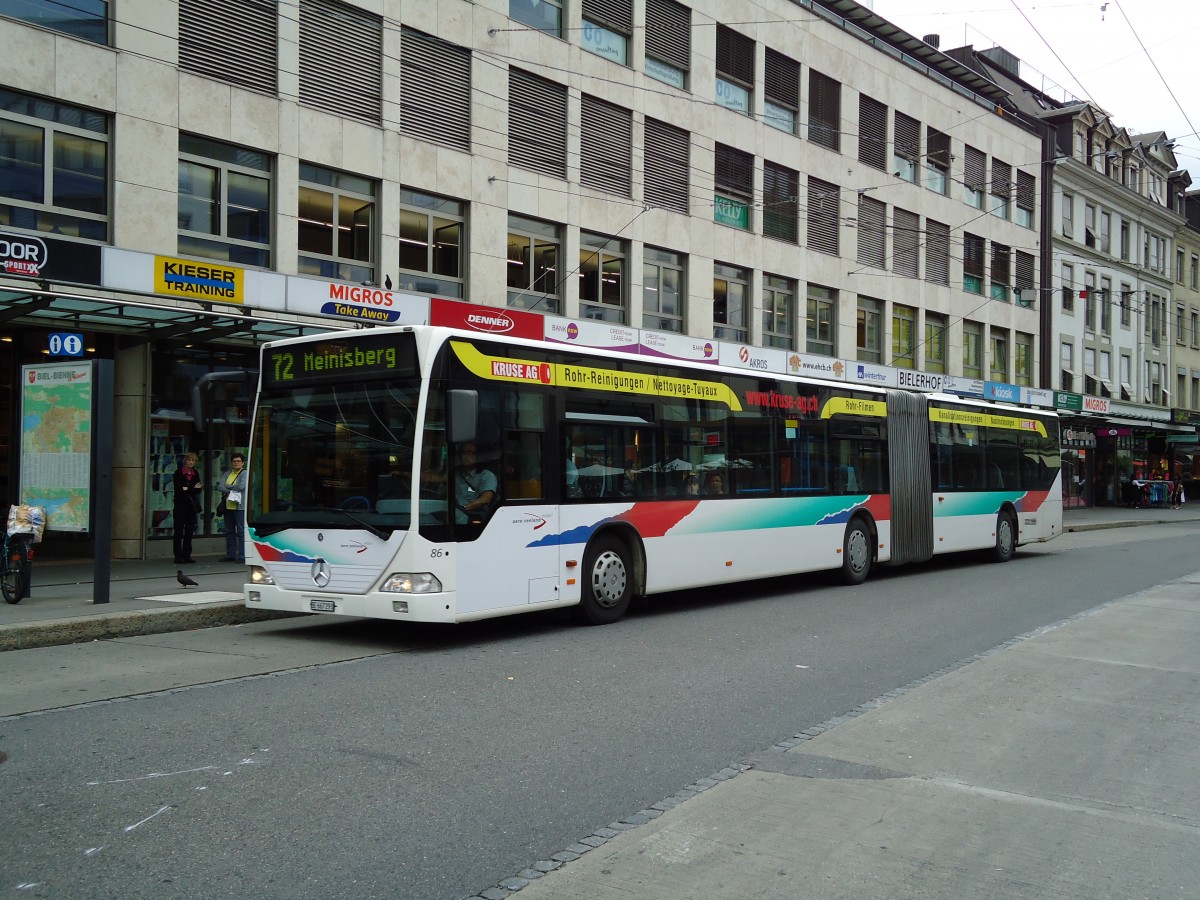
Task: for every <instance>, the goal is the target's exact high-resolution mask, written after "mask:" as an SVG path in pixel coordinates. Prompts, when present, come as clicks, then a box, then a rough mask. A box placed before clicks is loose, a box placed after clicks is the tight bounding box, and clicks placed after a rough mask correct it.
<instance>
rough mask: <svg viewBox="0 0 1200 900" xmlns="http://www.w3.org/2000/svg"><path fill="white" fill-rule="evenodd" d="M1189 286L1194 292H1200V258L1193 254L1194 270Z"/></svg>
mask: <svg viewBox="0 0 1200 900" xmlns="http://www.w3.org/2000/svg"><path fill="white" fill-rule="evenodd" d="M1188 286H1189V287H1190V288H1191V289H1192V290H1193V291H1196V290H1200V256H1197V255H1196V254H1194V253H1193V254H1192V269H1191V277H1190V278H1189V279H1188Z"/></svg>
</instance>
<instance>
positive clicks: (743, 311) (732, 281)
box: [713, 262, 750, 344]
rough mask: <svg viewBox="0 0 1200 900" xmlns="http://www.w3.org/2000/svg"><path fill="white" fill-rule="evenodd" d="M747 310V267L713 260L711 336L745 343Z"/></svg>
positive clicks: (748, 295) (748, 305) (748, 291)
mask: <svg viewBox="0 0 1200 900" xmlns="http://www.w3.org/2000/svg"><path fill="white" fill-rule="evenodd" d="M749 311H750V272H749V270H748V269H743V268H740V267H738V266H731V265H728V264H727V263H719V262H718V263H714V264H713V337H715V338H719V339H721V340H726V341H737V342H739V343H743V344H744V343H745V342H746V336H747V331H746V325H747V317H748V315H749Z"/></svg>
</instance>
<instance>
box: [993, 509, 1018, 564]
mask: <svg viewBox="0 0 1200 900" xmlns="http://www.w3.org/2000/svg"><path fill="white" fill-rule="evenodd" d="M1016 549H1017V523H1016V522H1014V521H1013V517H1012V515H1011V514H1010V513H1007V512H1002V513H1000V515H999V516H997V518H996V546H995V547H993V548H992V559H993V560H994V561H995V562H1008V561H1009V560H1010V559H1012V558H1013V553H1015V552H1016Z"/></svg>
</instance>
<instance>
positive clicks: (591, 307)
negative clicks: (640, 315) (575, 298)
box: [578, 232, 627, 324]
mask: <svg viewBox="0 0 1200 900" xmlns="http://www.w3.org/2000/svg"><path fill="white" fill-rule="evenodd" d="M626 256H627V254H626V250H625V245H624V244H623V243H622V242H621V241H620V240H618V239H617V238H610V237H603V236H602V235H598V234H589V233H587V232H582V233H580V235H579V274H578V278H579V315H580V317H582V318H584V319H600V320H602V321H605V322H618V323H621V324H624V323H625V321H626V315H625V306H626V303H625V298H626V296H627V292H626V289H625V283H626V281H627V278H626Z"/></svg>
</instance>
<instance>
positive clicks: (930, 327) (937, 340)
mask: <svg viewBox="0 0 1200 900" xmlns="http://www.w3.org/2000/svg"><path fill="white" fill-rule="evenodd" d="M947 328H948V326H947V324H946V317H945V316H944V315H942V314H941V313H932V312H927V313H925V347H924V350H925V371H926V372H941V373H945V371H946V330H947Z"/></svg>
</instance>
